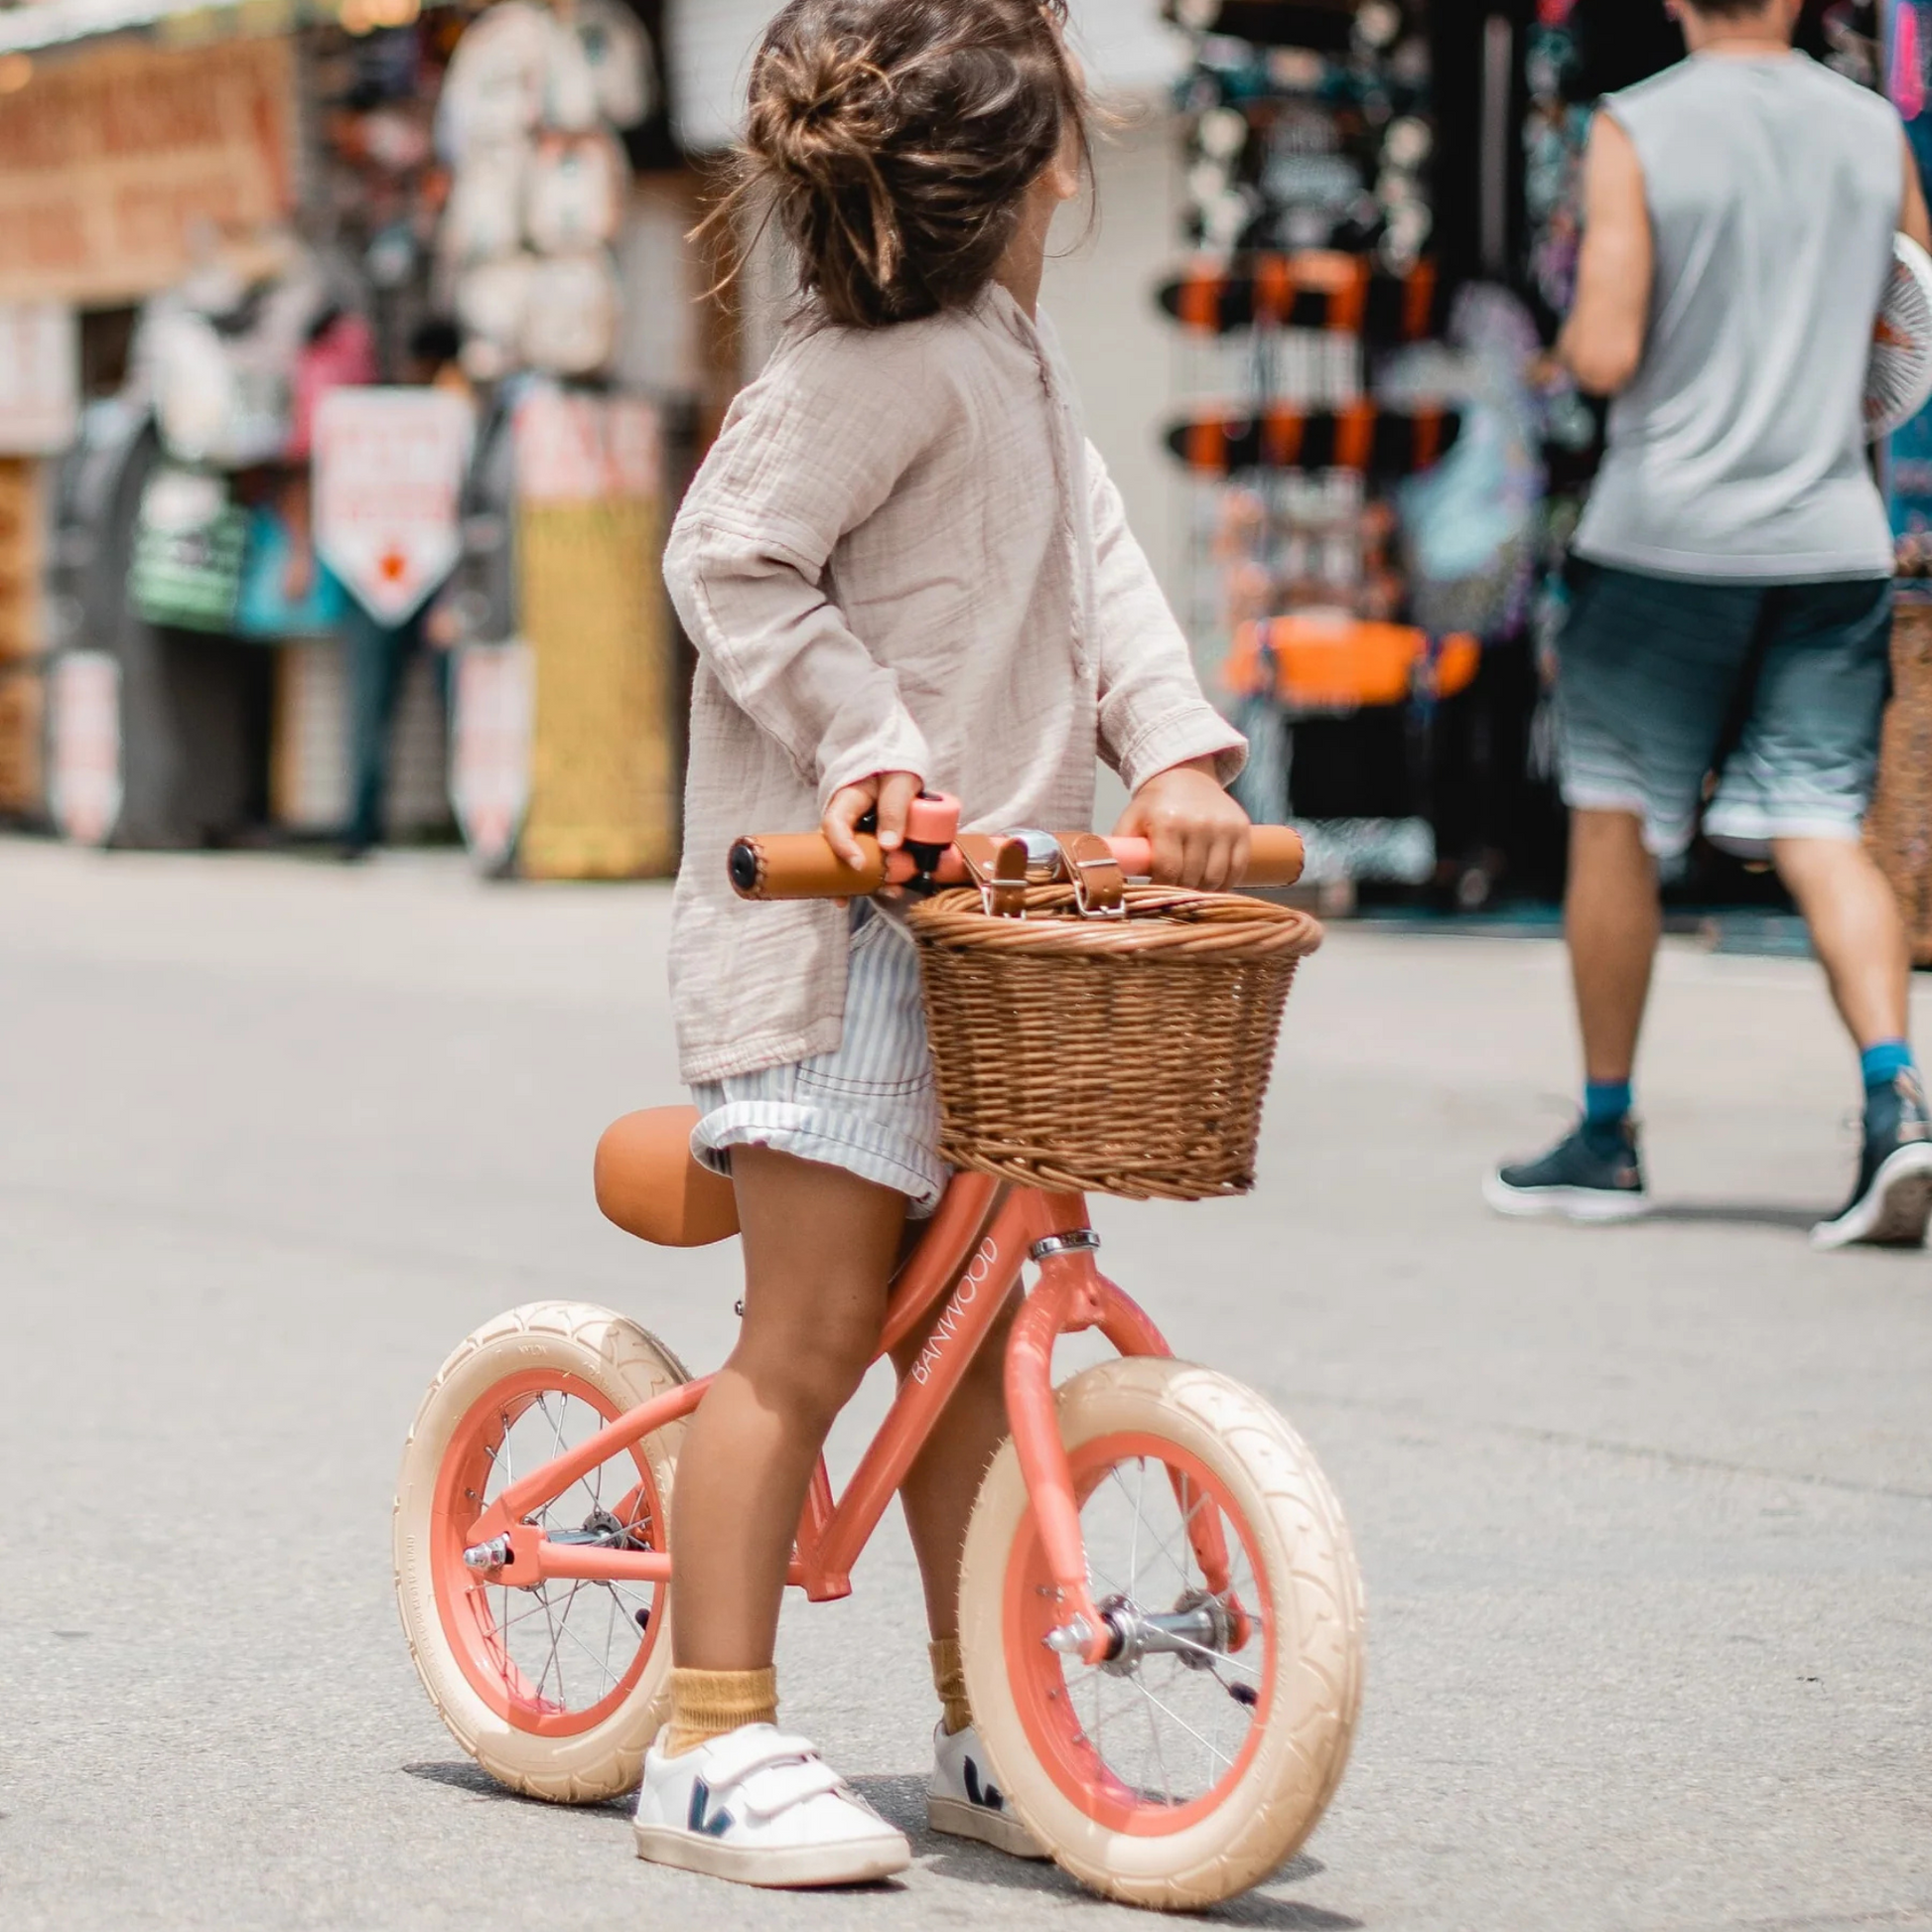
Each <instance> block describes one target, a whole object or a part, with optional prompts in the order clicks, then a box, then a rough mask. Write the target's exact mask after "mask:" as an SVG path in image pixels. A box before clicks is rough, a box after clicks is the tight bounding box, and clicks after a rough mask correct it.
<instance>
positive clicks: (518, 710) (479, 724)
mask: <svg viewBox="0 0 1932 1932" xmlns="http://www.w3.org/2000/svg"><path fill="white" fill-rule="evenodd" d="M536 704H537V670H536V654H535V652H533V651H532V650H531V649H530V646H529V645H528V644H524V643H508V644H469V645H466V646H465V647H464V648H463V649H462V650H460V651H459V652H458V653H457V660H456V690H455V694H454V703H453V704H452V706H451V711H452V718H451V734H450V740H451V742H450V802H451V804H452V805H454V806H455V808H456V816H457V823H458V824H459V825H460V826H461V827H462V828H463V841H464V843H465V844H466V845H467V846H468V847H469V848H470V852H471V856H472V857H473V858H474V859H475V860H476V862H477V865H478V867H479V868H480V869H481V870H482V871H483V872H486V873H493V872H498V871H500V870H501V869H502V868H503V867H504V866H505V865H507V864H508V863H509V858H510V855H511V853H512V852H514V851H515V850H516V837H517V834H518V833H519V832H520V831H521V830H522V829H523V817H524V814H525V813H526V812H527V811H528V810H529V808H530V759H531V753H532V748H533V747H534V745H535V742H536Z"/></svg>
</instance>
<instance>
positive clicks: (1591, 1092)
mask: <svg viewBox="0 0 1932 1932" xmlns="http://www.w3.org/2000/svg"><path fill="white" fill-rule="evenodd" d="M1630 1104H1631V1095H1630V1082H1629V1081H1628V1080H1591V1081H1588V1082H1587V1084H1586V1085H1585V1087H1584V1139H1585V1141H1587V1143H1588V1144H1589V1145H1590V1146H1591V1147H1593V1148H1595V1149H1596V1150H1597V1151H1598V1152H1599V1153H1607V1152H1613V1151H1614V1150H1616V1149H1617V1148H1620V1147H1621V1146H1622V1145H1623V1124H1624V1122H1625V1121H1627V1120H1628V1119H1629V1118H1630Z"/></svg>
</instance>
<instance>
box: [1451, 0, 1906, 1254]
mask: <svg viewBox="0 0 1932 1932" xmlns="http://www.w3.org/2000/svg"><path fill="white" fill-rule="evenodd" d="M1670 11H1671V12H1672V13H1673V14H1674V15H1675V16H1676V17H1677V19H1678V20H1679V21H1680V23H1681V24H1682V26H1683V28H1684V34H1685V39H1686V42H1687V43H1688V45H1689V47H1690V50H1691V53H1690V58H1689V59H1688V60H1686V61H1684V62H1682V63H1681V64H1680V65H1678V66H1677V67H1674V68H1672V69H1668V70H1667V71H1666V72H1664V73H1661V74H1659V75H1657V76H1656V77H1655V78H1654V79H1651V80H1647V81H1645V82H1643V83H1642V84H1641V85H1640V86H1636V87H1632V88H1629V89H1628V90H1626V91H1625V92H1623V93H1619V94H1614V95H1611V96H1610V97H1609V98H1607V99H1606V100H1605V101H1604V102H1603V104H1602V108H1601V111H1600V112H1599V113H1598V115H1597V117H1596V123H1595V126H1594V128H1593V129H1592V131H1591V135H1590V146H1589V154H1588V158H1587V163H1586V168H1585V204H1586V209H1585V212H1586V233H1585V242H1584V252H1583V260H1582V265H1581V270H1580V274H1579V281H1578V293H1577V303H1576V307H1575V310H1574V311H1573V313H1572V315H1571V317H1570V321H1569V324H1568V326H1567V327H1566V329H1565V331H1564V335H1563V338H1562V341H1561V342H1560V344H1559V345H1558V353H1559V355H1560V356H1561V357H1562V358H1563V359H1564V361H1565V362H1567V364H1568V365H1569V367H1570V368H1571V370H1572V371H1573V372H1574V373H1575V375H1576V376H1577V378H1578V380H1579V381H1580V382H1581V383H1582V384H1583V385H1584V387H1585V388H1587V389H1589V390H1591V391H1594V392H1596V393H1599V394H1603V395H1609V396H1613V397H1614V398H1615V401H1614V402H1613V404H1612V406H1611V410H1610V423H1609V451H1608V454H1607V456H1606V458H1605V460H1604V463H1603V468H1602V473H1601V475H1600V477H1599V478H1598V481H1597V483H1596V487H1595V489H1594V490H1593V492H1592V493H1591V497H1590V501H1589V506H1588V509H1587V512H1586V514H1585V516H1584V520H1583V524H1582V527H1581V528H1580V530H1579V532H1578V536H1577V542H1576V558H1575V562H1574V565H1573V584H1572V589H1573V602H1572V610H1571V617H1570V622H1569V626H1568V630H1567V632H1566V635H1565V638H1564V643H1563V649H1562V664H1561V673H1560V684H1559V693H1558V695H1559V702H1560V712H1561V717H1562V761H1563V774H1564V797H1565V801H1566V803H1568V804H1569V806H1570V807H1571V811H1572V833H1571V878H1570V894H1569V904H1568V908H1567V914H1568V916H1567V925H1568V932H1569V940H1570V951H1571V960H1572V965H1573V968H1574V973H1575V980H1576V991H1577V1004H1578V1009H1579V1016H1580V1019H1581V1021H1582V1031H1583V1040H1584V1055H1585V1061H1586V1088H1585V1105H1584V1118H1583V1121H1582V1123H1581V1124H1580V1126H1579V1127H1578V1129H1577V1131H1576V1132H1575V1133H1574V1134H1573V1135H1571V1136H1570V1137H1569V1138H1568V1139H1566V1140H1565V1141H1563V1142H1562V1143H1560V1144H1559V1145H1558V1146H1557V1147H1556V1148H1555V1149H1554V1150H1553V1151H1552V1152H1551V1153H1550V1154H1548V1155H1546V1156H1544V1157H1543V1158H1542V1159H1541V1160H1538V1161H1532V1162H1527V1163H1525V1164H1523V1165H1521V1166H1517V1167H1505V1168H1503V1169H1501V1170H1499V1171H1498V1172H1496V1173H1492V1174H1491V1175H1490V1177H1489V1181H1488V1184H1487V1187H1486V1190H1485V1191H1486V1193H1487V1196H1488V1198H1489V1200H1490V1202H1491V1204H1492V1205H1494V1206H1495V1207H1497V1208H1499V1209H1500V1210H1501V1211H1503V1212H1504V1213H1508V1214H1550V1213H1555V1214H1564V1215H1568V1216H1570V1217H1572V1218H1575V1219H1583V1220H1621V1219H1626V1218H1629V1217H1631V1216H1634V1215H1637V1214H1640V1213H1642V1212H1643V1211H1644V1209H1645V1207H1646V1206H1647V1204H1648V1196H1647V1194H1646V1191H1645V1184H1644V1176H1643V1165H1642V1161H1641V1158H1640V1155H1639V1151H1638V1145H1637V1134H1636V1128H1635V1125H1634V1123H1633V1121H1632V1118H1631V1092H1630V1080H1631V1073H1632V1070H1633V1066H1634V1062H1635V1058H1636V1049H1637V1038H1638V1035H1639V1033H1640V1031H1641V1028H1642V1023H1643V1014H1644V1007H1645V1004H1646V1001H1647V999H1648V996H1649V991H1650V976H1651V964H1652V958H1653V955H1654V953H1655V951H1656V946H1657V939H1658V934H1659V931H1660V924H1661V921H1660V917H1659V908H1658V897H1657V879H1658V863H1659V861H1665V862H1669V861H1671V860H1674V859H1677V858H1679V857H1680V856H1681V855H1682V854H1683V853H1684V851H1685V850H1686V848H1687V847H1688V846H1689V844H1690V842H1691V839H1692V836H1693V834H1694V833H1695V831H1696V829H1697V823H1698V815H1699V807H1700V804H1701V803H1702V802H1703V799H1704V793H1705V782H1706V779H1707V777H1708V776H1709V775H1710V774H1711V773H1712V772H1713V771H1714V770H1717V771H1719V784H1718V787H1717V790H1716V793H1715V795H1714V796H1713V797H1712V799H1711V802H1710V805H1709V808H1708V810H1706V812H1705V814H1704V826H1705V830H1706V832H1707V833H1708V834H1709V836H1710V837H1711V838H1713V839H1714V840H1716V841H1718V842H1719V843H1721V844H1724V845H1726V846H1728V847H1730V848H1732V849H1733V850H1738V851H1742V852H1744V853H1746V854H1747V855H1752V856H1766V857H1769V858H1770V859H1772V860H1773V861H1774V862H1775V864H1776V866H1777V869H1778V872H1779V874H1780V875H1781V876H1782V878H1783V879H1784V882H1785V884H1786V885H1787V886H1788V887H1789V888H1790V890H1791V892H1792V895H1793V896H1794V897H1795V898H1796V899H1797V901H1798V904H1799V906H1800V907H1801V908H1802V910H1803V912H1804V914H1805V917H1806V920H1807V921H1808V922H1809V924H1810V927H1811V931H1812V936H1813V939H1814V942H1815V943H1816V946H1817V949H1818V953H1819V957H1820V958H1821V959H1822V960H1823V961H1824V963H1825V968H1826V972H1827V975H1828V976H1829V979H1830V982H1831V988H1832V993H1833V997H1834V999H1835V1000H1836V1001H1837V1004H1838V1009H1839V1012H1840V1013H1841V1015H1842V1016H1843V1018H1844V1020H1845V1024H1846V1026H1847V1027H1848V1028H1849V1029H1850V1031H1851V1033H1852V1035H1853V1036H1854V1038H1855V1040H1856V1042H1857V1044H1858V1046H1859V1048H1860V1051H1861V1055H1862V1058H1863V1075H1864V1083H1865V1123H1864V1125H1865V1146H1864V1156H1863V1163H1862V1166H1861V1170H1860V1173H1859V1178H1858V1182H1857V1185H1856V1188H1855V1190H1854V1193H1853V1197H1852V1200H1851V1202H1850V1204H1849V1205H1848V1206H1847V1207H1846V1208H1845V1210H1844V1211H1843V1212H1842V1213H1841V1214H1839V1215H1838V1216H1836V1217H1835V1218H1833V1219H1832V1220H1829V1221H1825V1222H1822V1223H1821V1224H1820V1225H1819V1226H1818V1227H1817V1228H1816V1229H1815V1230H1814V1232H1813V1240H1814V1241H1815V1242H1816V1243H1817V1244H1818V1245H1819V1246H1821V1247H1843V1246H1846V1245H1849V1244H1851V1243H1853V1242H1881V1243H1902V1244H1910V1245H1918V1244H1921V1243H1923V1241H1924V1239H1925V1235H1926V1228H1927V1222H1928V1219H1932V1125H1929V1124H1928V1120H1927V1111H1926V1101H1925V1092H1924V1088H1923V1086H1922V1084H1921V1082H1920V1080H1919V1076H1918V1072H1917V1069H1916V1067H1915V1065H1914V1063H1913V1059H1912V1050H1911V1047H1910V1045H1909V1043H1908V1041H1907V1037H1906V1035H1907V1028H1908V1021H1909V990H1910V962H1909V956H1908V951H1907V945H1906V938H1905V931H1904V924H1903V921H1902V919H1901V917H1900V914H1899V910H1898V906H1897V903H1896V901H1895V900H1894V899H1893V897H1892V895H1891V892H1890V889H1889V888H1888V887H1887V886H1886V884H1885V881H1884V879H1883V877H1882V876H1881V875H1880V873H1879V872H1878V870H1877V868H1876V867H1875V866H1874V865H1873V864H1872V863H1871V861H1870V860H1869V858H1867V857H1866V855H1865V853H1864V850H1863V845H1862V843H1861V830H1862V826H1863V819H1864V815H1865V812H1866V809H1867V808H1868V806H1869V804H1870V799H1871V791H1872V785H1873V781H1874V778H1875V774H1876V767H1877V753H1878V732H1879V724H1880V719H1881V715H1882V713H1883V709H1884V704H1885V698H1886V694H1887V690H1888V688H1889V663H1888V643H1889V636H1890V613H1891V573H1892V545H1891V531H1890V527H1889V523H1888V519H1887V516H1886V511H1885V505H1884V502H1883V500H1882V498H1881V497H1880V495H1879V492H1878V489H1877V486H1876V484H1875V483H1873V481H1872V474H1871V467H1870V462H1869V459H1868V455H1867V452H1866V448H1865V443H1864V435H1863V411H1862V400H1863V391H1864V382H1865V373H1866V369H1867V366H1868V364H1869V361H1870V356H1871V345H1872V332H1873V327H1874V324H1875V322H1876V319H1877V313H1878V309H1879V305H1880V303H1881V301H1882V299H1883V293H1884V289H1885V286H1886V281H1887V278H1888V276H1889V273H1890V268H1891V258H1892V237H1893V234H1894V232H1895V231H1896V230H1897V229H1899V228H1901V227H1902V228H1903V229H1904V230H1905V231H1906V232H1908V233H1910V234H1911V235H1912V236H1913V237H1914V239H1916V240H1918V241H1919V242H1920V243H1921V244H1922V245H1932V231H1929V230H1928V224H1927V215H1926V206H1925V198H1924V194H1923V192H1922V190H1921V188H1920V185H1919V180H1918V172H1917V168H1916V166H1915V164H1914V162H1913V160H1912V157H1911V153H1910V150H1909V149H1908V148H1907V146H1906V143H1905V135H1904V130H1903V128H1902V127H1901V126H1900V124H1899V121H1898V117H1897V115H1896V114H1895V113H1894V112H1893V110H1892V109H1891V107H1890V106H1889V105H1888V104H1887V103H1886V102H1885V101H1884V100H1883V99H1881V98H1880V97H1879V96H1878V95H1876V94H1873V93H1870V92H1867V91H1866V90H1865V89H1863V88H1861V87H1859V86H1857V85H1855V84H1854V83H1853V82H1851V81H1849V80H1846V79H1843V78H1841V77H1840V76H1839V75H1837V74H1835V73H1832V72H1830V71H1828V70H1827V69H1824V68H1822V67H1820V66H1818V65H1816V64H1815V63H1814V62H1812V61H1811V60H1809V59H1807V58H1806V57H1805V56H1804V55H1802V54H1799V53H1796V52H1794V51H1793V49H1792V45H1791V37H1792V31H1793V28H1794V26H1795V24H1796V20H1797V16H1798V13H1799V0H1670Z"/></svg>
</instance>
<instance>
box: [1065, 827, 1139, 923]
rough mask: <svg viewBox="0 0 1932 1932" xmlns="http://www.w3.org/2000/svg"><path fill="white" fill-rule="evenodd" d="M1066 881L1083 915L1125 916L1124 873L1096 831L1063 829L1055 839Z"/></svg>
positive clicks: (1099, 916)
mask: <svg viewBox="0 0 1932 1932" xmlns="http://www.w3.org/2000/svg"><path fill="white" fill-rule="evenodd" d="M1056 843H1057V844H1058V846H1059V848H1060V863H1061V864H1062V865H1063V866H1064V867H1065V869H1066V878H1067V884H1068V885H1070V886H1071V887H1072V888H1073V897H1074V899H1075V901H1076V902H1077V903H1078V905H1079V907H1080V911H1081V913H1082V914H1083V915H1084V916H1085V917H1087V918H1107V919H1124V918H1125V917H1126V916H1127V877H1126V875H1125V874H1124V873H1123V872H1122V871H1121V869H1120V862H1119V861H1118V860H1117V859H1116V858H1115V857H1114V849H1113V847H1112V846H1110V845H1109V844H1108V843H1107V841H1106V840H1105V839H1103V838H1102V837H1100V835H1099V834H1098V833H1097V832H1070V833H1064V834H1062V835H1061V837H1060V838H1059V839H1058V840H1057V841H1056Z"/></svg>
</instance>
